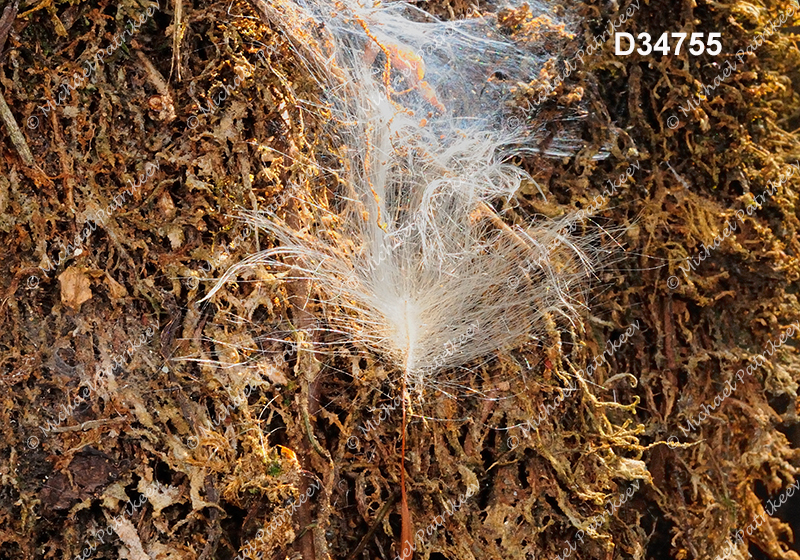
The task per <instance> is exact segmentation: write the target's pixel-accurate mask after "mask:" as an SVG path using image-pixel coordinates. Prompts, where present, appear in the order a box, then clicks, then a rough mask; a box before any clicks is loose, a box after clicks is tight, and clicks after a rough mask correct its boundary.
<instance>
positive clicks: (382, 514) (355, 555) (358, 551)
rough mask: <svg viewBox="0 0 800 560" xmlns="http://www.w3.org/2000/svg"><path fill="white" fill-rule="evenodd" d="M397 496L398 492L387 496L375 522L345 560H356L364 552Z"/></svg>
mask: <svg viewBox="0 0 800 560" xmlns="http://www.w3.org/2000/svg"><path fill="white" fill-rule="evenodd" d="M399 496H400V493H399V492H393V493H392V495H391V496H389V499H388V500H386V503H385V504H383V506H382V507H381V509H380V510H378V515H376V516H375V521H373V522H372V527H370V528H369V531H367V534H366V535H364V537H363V538H362V539H361V542H359V543H358V546H357V547H356V549H355V550H354V551H353V552H351V553H350V555H349V556H348V557H347V560H356V558H358V556H359V555H360V554H361V553H362V552H363V551H364V548H366V546H367V543H368V542H369V541H370V539H371V538H372V537H373V536H374V535H375V531H377V530H378V527H380V525H381V521H383V518H384V517H386V513H387V512H388V511H389V510H390V509H391V507H392V506H393V505H394V503H395V502H396V501H397V498H398V497H399Z"/></svg>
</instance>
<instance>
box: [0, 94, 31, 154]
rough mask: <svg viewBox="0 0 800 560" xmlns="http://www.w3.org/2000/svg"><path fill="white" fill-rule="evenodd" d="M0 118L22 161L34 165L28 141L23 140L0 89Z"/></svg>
mask: <svg viewBox="0 0 800 560" xmlns="http://www.w3.org/2000/svg"><path fill="white" fill-rule="evenodd" d="M0 118H2V119H3V122H4V123H5V124H6V129H8V134H9V135H10V136H11V142H13V143H14V147H15V148H16V149H17V152H19V155H20V157H21V158H22V161H24V162H25V164H26V165H28V166H30V167H34V166H35V165H36V164H35V162H34V161H33V154H32V153H31V149H30V148H29V147H28V142H26V141H25V136H23V135H22V131H21V130H20V129H19V126H17V121H16V119H14V114H13V113H12V112H11V109H10V108H9V107H8V104H7V103H6V98H5V97H3V92H2V91H0Z"/></svg>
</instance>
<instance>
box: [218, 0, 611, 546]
mask: <svg viewBox="0 0 800 560" xmlns="http://www.w3.org/2000/svg"><path fill="white" fill-rule="evenodd" d="M251 1H252V2H253V3H254V5H255V6H256V7H257V8H258V9H259V10H260V11H261V13H262V14H263V15H264V17H265V18H266V19H267V20H268V21H269V22H270V23H271V24H272V25H273V26H275V27H276V28H278V29H279V30H281V32H282V33H283V34H284V35H285V36H286V37H287V39H288V40H289V41H290V43H291V44H292V46H293V49H294V50H295V51H296V53H297V57H298V61H299V62H300V63H301V64H302V65H303V66H304V68H305V69H306V70H307V72H308V73H309V75H310V76H312V77H313V78H314V79H315V81H316V82H317V84H318V85H319V88H320V90H321V95H320V100H314V101H311V100H298V103H300V104H302V105H303V106H304V107H305V108H307V109H308V110H309V111H311V112H316V113H317V114H318V115H321V116H323V117H324V116H327V117H328V126H329V127H330V132H331V137H332V138H335V142H334V143H335V144H336V145H337V146H338V148H336V149H335V154H334V155H335V156H336V157H337V158H338V159H339V161H341V169H337V170H336V174H337V176H338V177H339V184H340V192H338V193H337V196H336V198H335V200H334V202H332V203H328V201H327V199H326V198H325V197H316V198H314V197H302V196H299V197H297V198H296V205H297V209H298V211H297V212H296V214H297V215H302V216H307V217H308V218H309V222H307V223H303V224H299V225H298V224H297V223H295V222H296V221H297V220H294V221H290V220H284V219H280V218H278V217H277V216H274V215H262V214H259V213H253V212H251V213H249V214H248V215H247V218H248V220H249V221H250V222H251V223H252V224H254V225H255V226H257V227H259V228H261V229H262V230H265V231H266V232H267V233H268V237H269V238H271V239H274V240H275V242H276V246H275V248H272V249H269V250H266V251H263V252H260V253H258V254H255V255H252V256H251V257H249V258H248V259H246V260H244V261H243V262H241V263H239V264H238V265H236V266H234V267H233V268H231V269H230V270H228V271H227V272H226V274H225V275H224V276H223V277H222V278H221V279H220V280H219V282H218V283H217V285H216V286H215V288H214V289H212V290H211V292H210V293H209V294H208V296H207V298H210V297H212V296H213V295H214V294H215V293H216V291H217V290H219V289H220V287H221V286H222V285H223V284H224V283H225V282H227V281H229V280H231V279H233V278H234V277H236V276H237V274H239V272H241V271H242V270H243V269H245V268H247V267H251V266H255V265H267V266H269V267H271V268H274V269H278V270H283V271H284V278H286V279H287V280H289V279H296V280H303V281H310V282H311V283H313V285H314V286H315V287H316V290H315V293H317V294H319V297H320V298H321V301H322V302H323V303H324V304H325V305H326V306H328V308H329V313H328V314H327V316H326V322H327V324H326V327H325V329H326V330H328V331H334V332H338V333H341V334H342V335H345V336H343V341H344V340H346V341H348V342H354V343H357V344H360V345H362V346H364V347H367V348H369V349H371V350H373V351H374V352H377V353H379V354H381V355H383V356H385V357H387V358H389V359H390V360H391V361H392V362H393V363H394V364H395V365H396V367H397V368H398V369H399V370H401V371H402V374H403V375H402V379H403V397H404V399H406V398H408V393H407V391H406V387H408V388H409V389H410V390H415V391H416V393H417V394H419V395H421V394H422V393H423V390H424V389H425V388H426V387H432V386H433V387H435V386H436V379H437V374H439V373H440V372H442V371H443V370H447V369H450V368H455V367H458V366H463V365H466V364H468V363H470V362H472V361H473V360H475V359H477V358H481V357H484V356H486V355H487V354H490V353H492V352H494V351H496V350H498V349H503V348H508V347H513V346H515V345H519V344H520V343H521V342H523V341H524V340H525V339H527V338H528V337H531V336H534V337H535V336H538V335H540V334H543V332H544V331H545V324H546V322H547V320H548V317H549V316H553V315H556V316H561V317H564V318H566V319H567V320H572V319H573V318H574V317H575V316H576V314H577V308H578V307H579V306H580V305H581V303H580V302H581V297H580V296H581V295H582V290H583V289H584V287H585V284H586V280H587V278H588V277H589V276H590V275H591V274H592V273H593V269H594V266H595V264H596V263H597V261H598V255H599V251H600V250H599V249H597V248H595V245H594V241H595V240H594V239H589V238H588V237H587V236H586V235H583V236H573V235H571V231H572V229H573V228H572V226H573V225H574V224H575V222H576V221H577V220H578V218H576V217H575V216H572V217H569V216H568V217H566V218H563V219H561V220H558V221H548V220H540V221H539V222H538V223H536V224H534V225H530V224H524V223H522V224H521V223H514V222H513V221H510V220H508V219H507V217H506V216H504V214H503V213H502V212H500V211H499V210H497V208H503V207H508V206H509V203H510V202H511V201H512V200H513V198H514V196H515V194H516V193H517V191H518V190H519V189H520V187H521V186H523V185H524V184H526V183H527V184H535V183H533V180H532V178H531V177H530V176H529V175H527V174H526V173H525V172H524V171H523V170H521V169H520V168H518V167H516V166H514V165H512V164H510V163H508V161H509V159H510V158H511V157H513V156H514V155H518V154H520V153H523V152H527V153H539V154H540V155H542V156H563V155H568V154H574V153H575V152H576V151H577V150H578V149H580V147H581V143H580V142H579V141H578V140H576V137H575V136H574V135H573V134H571V133H570V128H569V125H570V123H571V121H570V119H569V118H565V119H564V121H563V122H562V123H560V124H561V125H563V126H560V132H559V133H557V134H554V133H553V132H552V130H550V131H549V132H548V134H547V142H546V143H544V136H545V135H544V134H543V131H544V128H545V126H547V125H546V124H544V123H542V122H540V121H538V120H537V119H536V117H535V115H526V116H525V118H523V119H522V120H520V119H517V121H516V123H517V126H504V123H507V122H510V121H511V119H510V118H509V117H511V116H513V115H514V112H513V106H514V101H515V99H516V98H517V96H519V95H521V93H522V91H521V90H520V87H521V86H520V84H528V83H531V82H532V81H533V80H535V78H536V76H538V75H539V73H540V71H541V70H542V68H543V66H544V65H545V63H546V62H547V61H548V60H549V59H550V55H548V54H546V53H545V48H551V47H552V46H553V45H554V44H557V43H558V40H563V39H564V38H567V37H569V34H568V33H567V32H566V31H565V29H566V25H567V22H564V21H559V20H558V18H557V17H556V16H555V15H549V16H544V15H543V16H540V17H539V18H538V19H536V20H535V23H536V24H537V26H538V27H537V29H538V30H539V32H538V34H533V35H531V34H528V35H525V36H524V37H521V38H520V42H521V44H517V43H515V41H514V40H512V38H510V37H509V35H510V34H511V31H510V29H511V28H512V27H514V26H515V25H516V26H517V27H520V26H519V23H520V22H526V21H528V22H530V20H532V19H535V18H534V16H533V14H532V13H531V9H532V10H538V11H539V13H541V14H546V13H548V12H547V11H546V8H545V7H544V6H543V5H541V4H537V3H535V2H534V3H531V4H530V6H531V7H532V8H529V7H528V5H522V6H520V7H518V8H516V9H515V10H513V11H511V12H508V11H507V12H503V13H501V14H486V15H484V16H481V17H472V18H468V19H464V20H458V21H452V22H442V21H439V20H437V19H435V18H434V17H432V16H431V15H429V14H427V13H426V12H424V11H422V10H420V9H419V8H416V7H413V6H411V5H409V4H406V3H402V2H395V3H390V4H385V5H376V6H374V7H363V6H359V5H357V4H356V3H355V2H349V1H344V2H340V1H325V0H315V1H314V2H305V1H302V0H297V1H291V0H271V1H270V2H262V1H261V0H251ZM550 13H551V14H552V12H550ZM509 20H510V21H511V23H508V22H509ZM504 22H506V23H507V24H508V25H506V26H504ZM514 22H516V24H515V23H514ZM512 24H513V25H512ZM522 89H523V90H524V87H523V88H522ZM570 118H571V117H570ZM319 121H320V122H321V123H322V122H323V119H319ZM598 157H600V156H598ZM509 222H510V223H509ZM404 417H405V407H404ZM404 441H405V440H404ZM403 510H404V515H403V518H404V531H403V533H407V532H408V526H407V525H406V522H405V520H406V518H407V517H408V513H407V505H406V501H405V493H404V494H403Z"/></svg>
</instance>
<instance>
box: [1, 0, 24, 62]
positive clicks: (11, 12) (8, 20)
mask: <svg viewBox="0 0 800 560" xmlns="http://www.w3.org/2000/svg"><path fill="white" fill-rule="evenodd" d="M18 8H19V0H14V3H13V4H9V5H8V6H6V7H5V9H4V10H3V17H0V58H1V57H2V56H3V47H4V46H5V44H6V39H7V38H8V33H9V32H10V31H11V24H12V23H14V19H15V18H16V17H17V9H18Z"/></svg>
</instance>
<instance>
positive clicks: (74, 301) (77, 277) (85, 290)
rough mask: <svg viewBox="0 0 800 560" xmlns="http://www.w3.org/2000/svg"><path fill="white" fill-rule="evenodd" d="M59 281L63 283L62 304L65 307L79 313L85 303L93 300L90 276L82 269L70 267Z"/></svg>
mask: <svg viewBox="0 0 800 560" xmlns="http://www.w3.org/2000/svg"><path fill="white" fill-rule="evenodd" d="M58 281H59V282H60V283H61V303H63V304H64V305H67V306H68V307H71V308H72V309H74V310H76V311H77V310H79V309H80V307H81V304H82V303H83V302H85V301H88V300H90V299H91V298H92V290H91V289H90V286H91V283H90V280H89V276H87V275H86V272H85V271H84V270H83V269H82V268H80V267H76V266H71V267H69V268H68V269H67V270H65V271H64V272H62V273H61V275H60V276H59V277H58Z"/></svg>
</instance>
